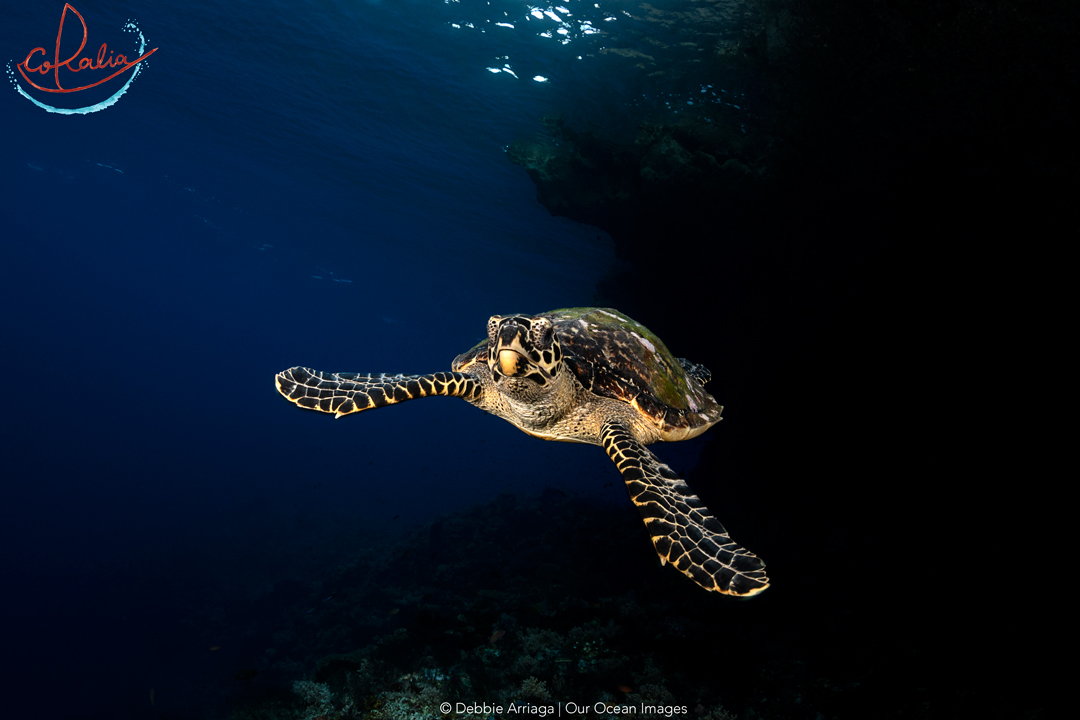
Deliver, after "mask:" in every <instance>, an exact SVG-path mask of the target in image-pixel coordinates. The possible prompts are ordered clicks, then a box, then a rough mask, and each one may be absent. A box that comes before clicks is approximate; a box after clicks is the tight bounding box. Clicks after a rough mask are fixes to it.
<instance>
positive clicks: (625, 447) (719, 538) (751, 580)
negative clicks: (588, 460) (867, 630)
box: [600, 422, 769, 597]
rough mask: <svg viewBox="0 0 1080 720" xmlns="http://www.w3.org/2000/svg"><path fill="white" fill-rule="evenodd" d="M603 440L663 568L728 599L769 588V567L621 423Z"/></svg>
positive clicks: (609, 426)
mask: <svg viewBox="0 0 1080 720" xmlns="http://www.w3.org/2000/svg"><path fill="white" fill-rule="evenodd" d="M600 440H601V443H602V444H603V446H604V450H605V451H607V454H608V457H610V458H611V459H612V461H613V462H614V463H615V465H616V466H617V467H618V468H619V472H620V473H622V476H623V480H624V481H625V482H626V488H627V490H628V491H629V492H630V499H631V500H632V501H633V502H634V505H636V506H637V508H638V511H640V512H641V517H642V519H643V520H644V521H645V527H646V528H647V529H648V531H649V536H650V537H651V538H652V541H653V546H654V547H655V548H656V552H657V553H658V554H659V555H660V560H661V562H669V563H671V564H672V565H674V566H675V567H676V568H677V569H678V570H680V571H681V572H682V573H683V574H684V575H686V576H687V577H689V578H690V579H691V580H693V581H694V582H696V583H697V584H698V585H700V586H701V587H703V588H705V589H706V590H713V591H716V592H720V593H724V594H725V595H737V596H740V597H750V596H752V595H756V594H758V593H759V592H761V591H762V590H764V589H765V588H767V587H768V586H769V580H768V578H767V577H766V576H765V563H764V562H762V561H761V559H760V558H759V557H758V556H757V555H755V554H753V553H752V552H750V551H749V550H747V549H746V548H743V547H741V546H739V545H738V544H736V543H735V542H733V541H732V540H731V537H729V536H728V533H727V530H725V529H724V526H723V525H721V524H720V521H719V520H717V519H716V518H715V517H713V516H712V515H711V514H710V513H709V510H708V508H706V507H705V505H704V503H702V502H701V500H700V499H699V498H698V497H697V495H694V493H693V492H692V491H691V490H690V487H689V486H688V485H687V484H686V481H685V480H683V479H682V478H680V477H679V476H678V475H676V474H675V472H674V471H673V470H672V469H671V468H670V467H668V466H667V465H664V464H663V463H661V462H660V461H659V460H658V459H657V458H656V456H655V455H653V454H652V452H651V451H650V450H649V449H648V448H647V447H645V446H644V445H642V444H641V443H640V442H638V441H637V440H635V439H634V436H633V435H631V434H630V432H629V431H628V430H627V429H626V428H625V427H624V426H623V425H622V424H621V423H619V422H608V423H605V424H604V427H603V430H602V431H601V434H600Z"/></svg>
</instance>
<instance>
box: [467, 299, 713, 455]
mask: <svg viewBox="0 0 1080 720" xmlns="http://www.w3.org/2000/svg"><path fill="white" fill-rule="evenodd" d="M537 316H538V317H546V318H547V319H549V320H550V321H551V323H552V325H553V326H554V329H555V333H556V334H557V335H558V338H559V343H560V344H561V345H562V351H563V355H564V357H563V362H565V363H566V365H567V366H568V367H569V369H570V370H571V371H572V372H573V373H574V375H576V376H577V379H578V381H579V382H580V383H581V384H582V386H584V387H585V388H586V389H587V390H590V391H591V392H593V393H594V394H596V395H599V396H601V397H607V398H612V399H614V400H621V401H622V402H625V403H627V404H629V405H631V406H632V407H634V408H635V409H636V410H637V411H638V412H639V413H641V415H642V416H643V417H645V418H646V419H648V420H649V421H650V422H651V423H652V424H653V425H655V426H656V428H657V429H658V430H659V431H660V432H661V434H662V436H663V439H664V440H669V441H673V440H682V439H685V438H688V437H693V436H695V435H697V434H699V433H701V432H703V431H704V430H705V429H707V428H708V427H709V426H711V425H713V424H714V423H716V422H717V421H718V420H720V411H721V409H722V408H721V406H720V405H719V404H717V402H716V400H714V399H713V397H712V396H711V395H710V394H709V393H708V392H706V391H705V386H704V384H703V382H704V381H706V380H708V378H709V373H708V371H707V370H705V369H704V368H703V367H701V366H695V365H693V364H692V363H689V362H687V361H685V360H679V359H677V358H676V357H675V356H673V355H672V354H671V352H670V351H669V350H668V349H667V347H666V346H665V345H664V343H663V342H661V341H660V339H659V338H657V337H656V336H655V335H653V334H652V333H651V332H650V331H649V330H648V328H646V327H645V326H644V325H642V324H641V323H638V322H636V321H634V320H631V319H630V318H628V317H627V316H626V315H623V314H622V313H621V312H619V311H618V310H613V309H611V308H566V309H562V310H552V311H550V312H543V313H538V314H537ZM486 354H487V343H486V342H484V343H481V344H480V345H478V346H476V347H475V348H473V349H472V350H470V351H469V352H467V353H465V354H464V355H462V356H460V357H459V358H458V359H457V360H455V362H454V367H455V369H457V368H458V367H460V366H463V365H465V364H467V360H468V361H472V360H479V361H485V360H486Z"/></svg>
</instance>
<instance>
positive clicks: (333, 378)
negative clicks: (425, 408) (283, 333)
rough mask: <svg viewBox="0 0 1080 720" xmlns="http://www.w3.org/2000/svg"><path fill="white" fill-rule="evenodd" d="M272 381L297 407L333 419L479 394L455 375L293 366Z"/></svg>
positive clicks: (471, 383) (465, 377) (463, 376)
mask: <svg viewBox="0 0 1080 720" xmlns="http://www.w3.org/2000/svg"><path fill="white" fill-rule="evenodd" d="M274 381H275V383H276V384H277V389H278V392H279V393H281V394H282V395H284V396H285V397H286V398H288V399H289V400H291V401H292V402H294V403H296V404H297V405H298V406H300V407H302V408H307V409H308V410H318V411H320V412H324V413H332V414H333V415H334V417H341V416H343V415H348V414H349V413H355V412H360V411H362V410H370V409H372V408H380V407H385V406H387V405H394V404H396V403H400V402H405V401H406V400H416V399H417V398H422V397H428V396H430V395H449V396H453V397H461V398H465V399H474V398H478V397H480V395H481V394H482V392H483V390H482V388H481V386H480V384H479V383H478V382H476V379H475V378H474V377H472V376H471V375H466V374H465V373H459V372H437V373H432V374H430V375H387V374H385V373H375V374H372V375H361V374H358V373H329V372H321V371H318V370H312V369H310V368H305V367H293V368H289V369H288V370H284V371H282V372H280V373H278V374H277V376H276V377H275V378H274Z"/></svg>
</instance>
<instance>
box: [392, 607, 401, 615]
mask: <svg viewBox="0 0 1080 720" xmlns="http://www.w3.org/2000/svg"><path fill="white" fill-rule="evenodd" d="M399 612H401V609H400V608H394V609H393V610H391V611H390V614H391V615H397V614H398V613H399Z"/></svg>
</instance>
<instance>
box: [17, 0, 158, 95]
mask: <svg viewBox="0 0 1080 720" xmlns="http://www.w3.org/2000/svg"><path fill="white" fill-rule="evenodd" d="M68 10H70V11H71V12H72V13H74V14H75V17H77V18H79V22H80V23H82V42H81V43H80V44H79V48H78V49H77V50H76V51H75V52H74V53H72V54H71V56H70V57H67V58H65V59H63V60H61V59H60V42H61V38H62V37H63V34H64V21H65V20H66V19H67V14H68ZM122 29H123V30H124V31H125V32H133V33H136V34H137V35H138V37H139V47H138V50H136V55H138V57H136V58H135V59H134V60H129V59H128V57H127V56H126V55H122V54H115V51H114V50H109V49H108V44H107V43H102V44H101V47H100V48H98V51H97V55H96V57H85V56H84V57H79V56H80V55H81V54H82V51H83V49H84V48H85V47H86V41H87V38H88V35H89V33H88V31H87V28H86V20H85V19H84V18H83V16H82V14H80V13H79V11H78V10H76V9H75V8H74V7H73V6H72V5H71V4H70V3H65V4H64V11H63V12H62V13H60V29H59V30H57V32H56V49H55V51H54V53H53V56H52V60H48V59H47V58H48V53H47V52H46V50H45V48H43V47H36V48H34V49H33V50H31V51H30V52H29V54H27V56H26V59H25V60H23V61H22V62H21V63H19V64H18V65H16V68H18V71H19V74H20V75H21V76H22V78H23V80H25V81H26V83H27V84H28V85H29V86H30V87H32V88H34V89H36V90H40V91H41V92H44V93H53V94H61V95H65V94H69V93H77V92H83V91H85V90H89V89H90V88H95V87H98V86H101V85H103V84H104V83H107V82H108V81H110V80H112V79H113V78H116V77H118V76H120V75H122V74H123V73H125V72H127V71H128V70H131V69H132V68H134V70H133V71H132V73H131V76H130V77H129V78H128V79H127V82H125V83H124V84H123V86H122V87H121V88H120V89H119V90H117V91H116V92H115V93H113V94H112V95H110V96H109V97H107V98H106V99H104V100H102V101H100V102H95V103H93V104H90V105H86V106H84V107H77V108H61V107H55V106H53V105H49V104H47V103H44V102H41V101H40V100H37V99H36V98H34V97H32V96H31V95H30V94H29V93H28V92H27V91H26V90H25V89H24V88H23V87H22V86H21V85H20V83H19V82H18V80H17V79H16V77H15V72H14V71H13V70H12V69H11V63H10V62H9V63H8V76H9V77H10V78H11V84H12V85H13V86H14V87H15V89H16V90H17V91H18V92H19V94H20V95H22V96H23V97H25V98H26V99H27V100H29V101H30V102H32V103H34V104H35V105H37V106H38V107H40V108H42V109H44V110H48V111H49V112H52V113H59V114H61V115H86V114H88V113H92V112H97V111H98V110H104V109H105V108H107V107H109V106H110V105H113V104H115V103H116V101H117V100H119V99H120V96H121V95H123V94H124V93H125V92H127V89H128V87H130V86H131V83H132V82H134V81H135V78H136V77H138V75H139V70H140V69H141V67H142V66H141V64H140V63H142V61H143V60H145V59H146V58H148V57H150V56H151V55H153V54H154V53H155V52H157V48H154V49H153V50H150V51H149V52H146V38H144V37H143V34H142V31H141V30H139V27H138V26H137V25H136V24H135V23H134V21H132V20H128V21H127V22H126V23H124V25H123V28H122ZM61 70H64V75H63V76H61V73H60V71H61ZM95 70H96V71H106V72H109V71H111V72H109V74H108V75H105V76H104V77H102V76H101V73H100V72H97V73H94V72H91V71H95ZM82 72H85V73H86V75H85V76H81V77H79V78H74V76H73V75H70V74H74V73H82ZM69 73H70V74H69ZM49 76H51V78H50V79H51V80H52V82H53V83H54V84H55V87H45V86H44V84H45V83H47V82H48V81H47V78H49ZM61 78H63V80H61ZM70 84H77V85H78V87H65V85H70Z"/></svg>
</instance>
